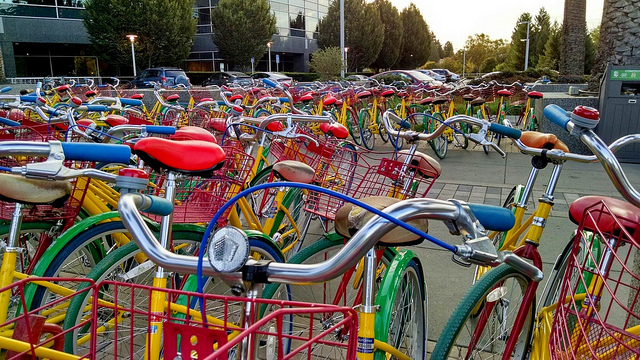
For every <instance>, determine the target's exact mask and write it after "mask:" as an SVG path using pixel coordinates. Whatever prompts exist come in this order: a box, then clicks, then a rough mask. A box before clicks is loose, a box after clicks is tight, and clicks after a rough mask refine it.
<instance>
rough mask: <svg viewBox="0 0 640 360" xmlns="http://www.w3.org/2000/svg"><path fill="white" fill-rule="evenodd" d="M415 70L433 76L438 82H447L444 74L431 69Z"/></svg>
mask: <svg viewBox="0 0 640 360" xmlns="http://www.w3.org/2000/svg"><path fill="white" fill-rule="evenodd" d="M416 71H420V72H421V73H423V74H425V75H427V76H430V77H432V78H434V79H435V80H438V81H440V82H443V83H444V82H447V77H446V76H442V75H440V74H438V73H437V72H435V71H433V70H429V69H416Z"/></svg>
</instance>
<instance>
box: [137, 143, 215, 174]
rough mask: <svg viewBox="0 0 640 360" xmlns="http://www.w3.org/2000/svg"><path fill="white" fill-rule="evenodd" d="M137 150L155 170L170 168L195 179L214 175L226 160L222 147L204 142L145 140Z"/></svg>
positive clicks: (138, 145)
mask: <svg viewBox="0 0 640 360" xmlns="http://www.w3.org/2000/svg"><path fill="white" fill-rule="evenodd" d="M134 151H135V153H136V155H138V156H139V157H140V158H141V159H142V160H144V161H145V162H146V163H147V164H148V165H149V166H151V167H152V168H153V169H154V170H159V169H167V170H172V171H175V172H179V173H182V174H187V175H193V176H205V177H206V176H211V175H212V173H213V171H215V170H216V169H218V168H220V166H222V164H223V162H224V160H225V153H224V151H223V150H222V148H221V147H220V146H218V145H217V144H214V143H211V142H206V141H201V140H186V141H172V140H168V139H163V138H144V139H140V140H139V141H138V142H136V145H135V147H134Z"/></svg>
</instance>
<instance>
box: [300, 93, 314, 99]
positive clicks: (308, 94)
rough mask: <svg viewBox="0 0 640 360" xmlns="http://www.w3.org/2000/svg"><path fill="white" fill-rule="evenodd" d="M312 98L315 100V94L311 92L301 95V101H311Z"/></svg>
mask: <svg viewBox="0 0 640 360" xmlns="http://www.w3.org/2000/svg"><path fill="white" fill-rule="evenodd" d="M311 100H313V95H311V93H306V94H304V95H302V96H300V101H311Z"/></svg>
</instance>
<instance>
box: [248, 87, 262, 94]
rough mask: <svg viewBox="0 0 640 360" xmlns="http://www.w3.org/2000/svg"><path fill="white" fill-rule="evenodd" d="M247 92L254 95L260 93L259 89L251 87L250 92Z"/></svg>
mask: <svg viewBox="0 0 640 360" xmlns="http://www.w3.org/2000/svg"><path fill="white" fill-rule="evenodd" d="M249 91H251V92H252V93H254V94H257V93H259V92H260V88H259V87H252V88H251V90H249Z"/></svg>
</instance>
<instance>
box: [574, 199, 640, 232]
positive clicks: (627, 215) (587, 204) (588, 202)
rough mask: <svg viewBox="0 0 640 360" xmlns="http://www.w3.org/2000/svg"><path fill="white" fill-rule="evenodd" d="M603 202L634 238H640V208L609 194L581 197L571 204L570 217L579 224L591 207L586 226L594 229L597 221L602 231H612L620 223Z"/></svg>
mask: <svg viewBox="0 0 640 360" xmlns="http://www.w3.org/2000/svg"><path fill="white" fill-rule="evenodd" d="M602 203H604V204H605V205H606V207H607V208H608V209H609V210H610V212H611V213H612V214H613V215H615V217H616V218H617V219H618V221H619V222H620V225H621V226H623V227H624V228H625V229H627V231H628V232H629V234H630V235H631V236H633V238H635V239H640V209H639V208H637V207H635V206H633V205H631V204H630V203H628V202H626V201H623V200H618V199H614V198H610V197H607V196H584V197H581V198H579V199H578V200H576V201H574V202H572V203H571V206H569V219H571V221H573V222H574V223H576V224H578V223H579V222H580V221H582V218H583V217H584V214H585V211H586V210H587V209H590V210H592V211H591V212H590V213H591V216H589V217H588V218H587V219H585V221H586V222H585V228H587V229H589V230H594V221H595V222H596V223H597V225H598V228H599V229H600V230H601V231H603V232H612V231H614V230H615V229H616V228H618V225H617V224H616V222H615V220H614V219H613V218H612V217H611V216H610V215H609V211H607V210H604V209H603V207H602V205H601V204H602ZM599 209H603V210H604V212H600V211H598V210H599Z"/></svg>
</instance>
